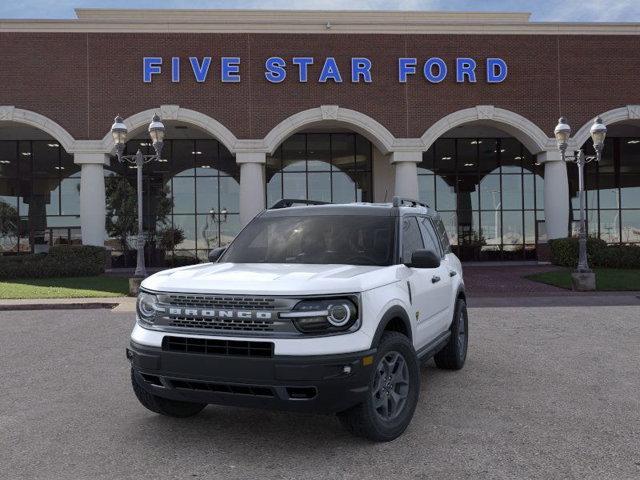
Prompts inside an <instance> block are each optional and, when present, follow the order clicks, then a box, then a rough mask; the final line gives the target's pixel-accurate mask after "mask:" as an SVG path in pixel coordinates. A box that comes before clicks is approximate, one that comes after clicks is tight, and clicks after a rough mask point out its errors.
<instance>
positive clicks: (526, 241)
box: [418, 107, 547, 261]
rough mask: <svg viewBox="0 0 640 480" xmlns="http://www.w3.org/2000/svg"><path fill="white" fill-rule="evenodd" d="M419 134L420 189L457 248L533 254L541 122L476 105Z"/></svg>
mask: <svg viewBox="0 0 640 480" xmlns="http://www.w3.org/2000/svg"><path fill="white" fill-rule="evenodd" d="M436 135H437V136H436ZM423 140H424V141H425V144H426V145H428V147H429V148H428V150H427V151H426V152H425V153H424V155H423V159H422V162H421V163H420V164H419V165H418V183H419V196H420V199H421V200H423V201H426V202H427V203H428V204H429V205H431V206H433V207H434V208H435V209H436V210H438V212H439V213H440V215H441V216H442V218H443V221H444V223H445V225H446V227H447V231H448V234H449V237H450V239H451V243H452V246H453V248H454V251H455V252H456V253H457V254H458V256H459V257H460V258H461V259H462V260H464V261H485V260H488V261H491V260H494V261H500V260H532V259H535V258H536V250H537V247H538V245H539V244H540V243H541V242H545V241H546V228H545V209H544V167H543V166H542V165H540V164H539V163H538V161H537V157H536V155H535V153H537V152H539V151H540V150H541V149H542V148H544V147H545V146H546V145H547V137H546V136H545V135H544V134H543V133H542V132H541V131H540V129H538V128H537V127H535V125H533V124H531V123H530V122H528V121H525V120H524V119H522V118H521V117H518V116H517V115H515V114H513V113H511V112H507V111H504V110H501V109H494V108H493V107H476V108H474V109H468V110H465V111H462V112H457V113H456V114H452V115H451V116H450V117H449V118H448V119H443V121H441V122H438V123H437V124H436V125H434V126H433V127H432V128H431V129H429V130H428V131H427V132H426V133H425V135H424V136H423Z"/></svg>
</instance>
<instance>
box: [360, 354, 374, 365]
mask: <svg viewBox="0 0 640 480" xmlns="http://www.w3.org/2000/svg"><path fill="white" fill-rule="evenodd" d="M362 365H364V366H365V367H367V366H369V365H373V355H367V356H366V357H362Z"/></svg>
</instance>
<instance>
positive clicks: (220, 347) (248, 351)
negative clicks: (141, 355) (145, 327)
mask: <svg viewBox="0 0 640 480" xmlns="http://www.w3.org/2000/svg"><path fill="white" fill-rule="evenodd" d="M162 349H163V350H166V351H170V352H180V353H200V354H204V355H228V356H236V357H262V358H264V357H273V343H272V342H244V341H238V340H217V339H209V338H187V337H164V339H163V340H162Z"/></svg>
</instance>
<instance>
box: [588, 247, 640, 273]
mask: <svg viewBox="0 0 640 480" xmlns="http://www.w3.org/2000/svg"><path fill="white" fill-rule="evenodd" d="M594 266H596V267H608V268H640V246H637V245H609V246H608V247H607V248H606V250H604V252H602V254H601V255H600V257H599V258H597V259H596V264H595V265H594Z"/></svg>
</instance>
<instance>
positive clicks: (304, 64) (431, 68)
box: [142, 57, 508, 83]
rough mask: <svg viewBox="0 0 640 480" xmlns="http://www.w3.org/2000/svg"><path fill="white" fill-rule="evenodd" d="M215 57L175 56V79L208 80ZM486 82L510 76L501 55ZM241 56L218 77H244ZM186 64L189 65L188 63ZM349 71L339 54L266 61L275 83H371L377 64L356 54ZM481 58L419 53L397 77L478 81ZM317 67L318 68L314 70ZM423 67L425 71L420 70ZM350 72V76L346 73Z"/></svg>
mask: <svg viewBox="0 0 640 480" xmlns="http://www.w3.org/2000/svg"><path fill="white" fill-rule="evenodd" d="M211 61H212V57H201V58H199V57H189V58H188V60H185V59H183V58H181V57H171V60H170V61H168V62H166V64H167V67H168V68H167V69H168V70H169V72H170V75H171V81H172V82H174V83H179V82H180V80H181V78H182V74H183V73H185V71H186V72H188V74H189V75H193V76H194V78H195V80H196V81H197V82H199V83H203V82H206V81H207V79H208V78H211V77H213V76H214V75H212V74H210V71H211ZM484 62H485V66H486V75H485V81H486V83H502V82H504V80H505V79H506V78H507V72H508V68H507V63H506V62H505V61H504V60H503V59H501V58H492V57H490V58H487V59H485V60H484ZM142 63H143V74H142V75H143V80H144V82H145V83H150V82H151V81H152V80H153V77H154V76H155V75H162V74H163V72H164V69H163V67H164V66H165V60H164V58H163V57H144V58H143V62H142ZM241 63H242V62H241V58H240V57H221V58H220V72H219V77H218V80H219V81H220V82H222V83H238V82H240V81H241V78H242V77H241ZM184 64H186V66H185V65H184ZM349 64H350V65H349V68H348V71H347V72H344V69H343V70H341V69H340V67H339V66H338V62H337V61H336V59H335V57H326V58H325V59H324V61H318V62H316V59H315V58H314V57H292V58H291V59H290V60H287V59H285V58H282V57H269V58H267V59H266V60H265V62H264V68H265V69H264V76H265V78H266V79H267V81H269V82H271V83H281V82H283V81H284V80H285V79H286V78H287V76H288V75H292V76H293V77H295V78H297V81H298V82H301V83H306V82H308V81H309V78H310V77H311V76H312V73H313V78H312V80H315V81H317V82H320V83H326V82H328V81H333V82H335V83H342V82H343V81H345V80H344V78H347V79H348V80H350V81H351V82H352V83H359V82H364V83H371V82H373V81H374V73H375V67H374V65H373V62H372V61H371V60H370V59H369V58H366V57H352V58H351V59H350V62H349ZM477 66H478V61H477V60H475V59H473V58H469V57H459V58H456V60H455V63H454V64H453V65H451V66H449V65H447V62H445V61H444V60H443V59H442V58H439V57H431V58H428V59H427V60H425V61H424V62H422V61H421V60H419V59H417V58H415V57H401V58H398V63H397V78H398V82H399V83H406V82H407V81H408V80H409V78H411V77H413V76H417V75H422V76H423V77H424V79H425V80H427V81H428V82H430V83H440V82H442V81H443V80H444V79H446V78H447V76H448V75H449V69H450V68H451V70H452V71H453V73H452V75H453V74H454V75H455V78H456V82H458V83H465V82H468V83H476V82H477V77H478V75H476V69H477ZM314 67H317V68H315V70H314ZM419 69H420V70H421V72H419ZM345 73H346V75H347V77H345V76H344V74H345Z"/></svg>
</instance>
